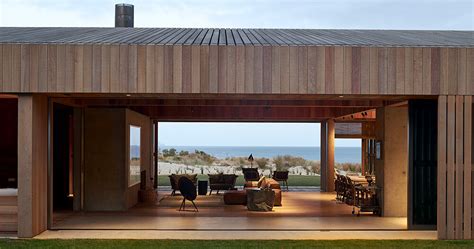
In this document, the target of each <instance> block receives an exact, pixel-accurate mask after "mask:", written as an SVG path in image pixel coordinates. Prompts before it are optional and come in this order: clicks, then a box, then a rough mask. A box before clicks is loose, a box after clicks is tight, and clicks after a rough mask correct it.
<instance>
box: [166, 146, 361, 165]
mask: <svg viewBox="0 0 474 249" xmlns="http://www.w3.org/2000/svg"><path fill="white" fill-rule="evenodd" d="M159 148H160V150H163V149H170V148H175V149H176V150H177V151H178V152H179V151H182V150H185V151H189V152H193V151H195V150H202V151H204V152H206V153H208V154H210V155H212V156H215V157H217V158H219V159H224V158H226V157H248V156H249V155H250V153H252V154H253V156H254V157H266V158H272V157H274V156H278V155H291V156H300V157H302V158H304V159H306V160H320V147H283V146H259V147H249V146H160V147H159ZM335 161H336V162H337V163H360V162H361V148H360V147H336V149H335Z"/></svg>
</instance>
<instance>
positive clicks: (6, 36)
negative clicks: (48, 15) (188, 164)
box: [0, 27, 474, 47]
mask: <svg viewBox="0 0 474 249" xmlns="http://www.w3.org/2000/svg"><path fill="white" fill-rule="evenodd" d="M0 43H24V44H30V43H32V44H38V43H39V44H143V45H145V44H159V45H264V46H265V45H277V46H278V45H289V46H298V45H315V46H331V45H339V46H384V47H392V46H394V47H412V46H430V47H474V32H473V31H426V30H425V31H420V30H329V29H192V28H27V27H21V28H19V27H0Z"/></svg>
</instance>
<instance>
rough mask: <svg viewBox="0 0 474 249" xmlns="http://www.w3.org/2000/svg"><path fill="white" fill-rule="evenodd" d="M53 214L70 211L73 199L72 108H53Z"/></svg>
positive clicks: (55, 106)
mask: <svg viewBox="0 0 474 249" xmlns="http://www.w3.org/2000/svg"><path fill="white" fill-rule="evenodd" d="M53 113H54V117H53V212H61V211H72V210H73V199H74V172H73V169H74V167H73V166H74V154H73V148H74V126H73V108H71V107H68V106H64V105H61V104H54V106H53Z"/></svg>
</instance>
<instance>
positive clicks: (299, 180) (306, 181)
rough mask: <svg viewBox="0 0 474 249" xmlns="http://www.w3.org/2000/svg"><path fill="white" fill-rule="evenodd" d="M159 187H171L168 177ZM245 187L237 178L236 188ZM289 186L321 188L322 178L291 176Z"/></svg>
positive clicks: (163, 179)
mask: <svg viewBox="0 0 474 249" xmlns="http://www.w3.org/2000/svg"><path fill="white" fill-rule="evenodd" d="M198 179H199V180H207V179H208V176H207V175H198ZM158 185H159V186H170V180H169V178H168V176H167V175H160V176H158ZM243 185H244V176H242V175H240V176H239V177H237V181H236V186H243ZM288 185H289V186H290V187H291V186H302V187H307V186H310V187H315V186H320V176H305V175H290V176H289V177H288Z"/></svg>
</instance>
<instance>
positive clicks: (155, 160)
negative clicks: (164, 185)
mask: <svg viewBox="0 0 474 249" xmlns="http://www.w3.org/2000/svg"><path fill="white" fill-rule="evenodd" d="M153 128H154V132H153V133H154V139H153V140H154V141H153V142H154V146H153V147H154V151H153V164H154V166H155V173H154V179H153V188H154V189H158V121H156V120H155V121H153Z"/></svg>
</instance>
